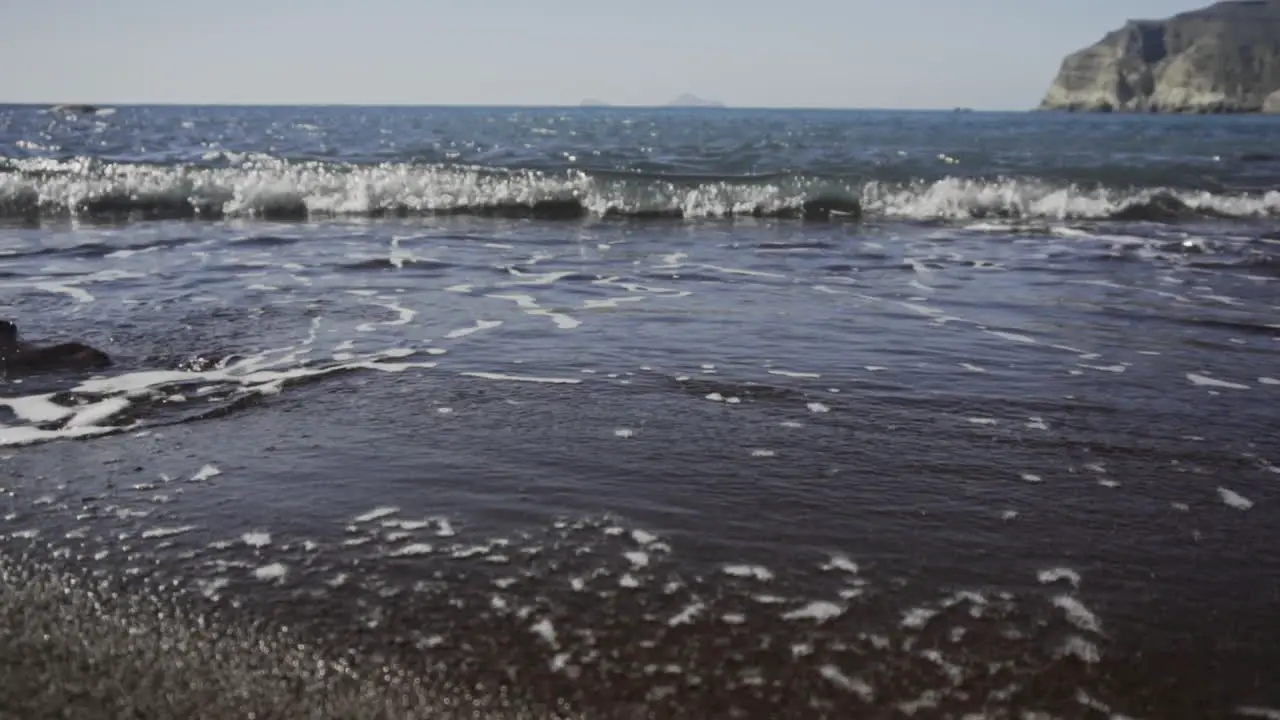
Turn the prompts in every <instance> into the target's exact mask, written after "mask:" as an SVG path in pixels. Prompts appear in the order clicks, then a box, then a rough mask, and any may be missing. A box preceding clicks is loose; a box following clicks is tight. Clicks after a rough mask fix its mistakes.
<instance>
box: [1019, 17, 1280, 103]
mask: <svg viewBox="0 0 1280 720" xmlns="http://www.w3.org/2000/svg"><path fill="white" fill-rule="evenodd" d="M1040 108H1041V109H1045V110H1081V111H1095V112H1110V111H1116V112H1202V113H1204V112H1260V111H1265V112H1280V0H1223V1H1222V2H1218V3H1215V4H1213V5H1210V6H1208V7H1205V8H1201V9H1199V10H1193V11H1191V12H1186V13H1181V14H1179V15H1175V16H1173V17H1171V18H1168V19H1165V20H1131V21H1129V22H1128V23H1126V24H1125V25H1124V27H1122V28H1120V29H1119V30H1115V31H1113V32H1110V33H1108V34H1107V35H1106V36H1105V37H1103V39H1102V40H1101V41H1099V42H1098V43H1097V44H1095V45H1092V46H1090V47H1087V48H1084V49H1082V50H1079V51H1077V52H1074V53H1072V54H1071V55H1069V56H1067V57H1066V59H1064V60H1063V61H1062V66H1061V68H1060V70H1059V72H1058V76H1057V78H1056V79H1055V80H1054V81H1053V84H1052V85H1051V86H1050V88H1049V91H1048V92H1047V93H1046V94H1045V97H1044V99H1043V101H1042V102H1041V103H1040Z"/></svg>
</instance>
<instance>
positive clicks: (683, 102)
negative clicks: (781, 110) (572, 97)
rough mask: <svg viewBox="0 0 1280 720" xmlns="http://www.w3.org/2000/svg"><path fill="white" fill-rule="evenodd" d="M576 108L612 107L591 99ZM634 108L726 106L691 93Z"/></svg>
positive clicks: (596, 99) (601, 101)
mask: <svg viewBox="0 0 1280 720" xmlns="http://www.w3.org/2000/svg"><path fill="white" fill-rule="evenodd" d="M578 107H596V108H605V107H613V105H611V104H610V103H607V102H605V101H604V100H600V99H598V98H593V97H591V98H587V99H585V100H583V101H582V102H580V103H578ZM636 107H669V108H723V107H726V106H725V104H724V103H722V102H720V101H719V100H708V99H706V98H703V97H699V96H697V95H693V94H691V93H684V94H683V95H681V96H680V97H677V98H675V99H674V100H671V101H669V102H667V103H666V104H664V105H639V106H636Z"/></svg>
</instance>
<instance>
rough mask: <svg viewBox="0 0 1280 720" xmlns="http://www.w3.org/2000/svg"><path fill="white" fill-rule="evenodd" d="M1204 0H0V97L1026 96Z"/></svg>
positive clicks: (800, 101) (638, 101)
mask: <svg viewBox="0 0 1280 720" xmlns="http://www.w3.org/2000/svg"><path fill="white" fill-rule="evenodd" d="M1207 4H1209V0H1052V1H1051V0H781V1H780V2H779V1H776V0H775V1H774V2H769V1H767V0H630V1H628V2H620V1H618V0H533V1H530V0H470V1H469V2H468V1H467V0H362V1H361V2H356V0H345V1H341V2H340V1H338V0H204V1H200V2H197V1H195V0H167V1H161V0H113V1H112V2H103V1H102V0H43V1H42V2H36V0H0V17H2V18H3V21H2V22H0V67H4V68H5V72H4V73H0V103H23V102H36V103H44V102H50V103H58V102H75V103H93V104H112V103H121V104H123V103H182V104H188V103H190V104H206V103H207V104H297V103H302V104H311V103H314V104H409V105H577V104H578V103H579V102H581V101H582V100H584V99H586V98H597V99H600V100H603V101H605V102H608V103H611V104H618V105H659V104H664V103H666V102H668V101H669V100H671V99H673V98H675V97H676V96H678V95H680V94H682V93H686V92H687V93H693V94H696V95H699V96H702V97H708V98H713V99H716V100H719V101H721V102H724V103H725V104H728V105H731V106H745V107H860V108H897V109H913V108H952V107H971V108H974V109H979V110H1021V109H1028V108H1031V107H1034V106H1035V105H1036V104H1037V103H1038V102H1039V101H1040V98H1041V97H1042V96H1043V94H1044V92H1045V90H1046V89H1047V88H1048V86H1049V83H1050V82H1051V81H1052V79H1053V76H1054V75H1055V73H1056V72H1057V70H1058V67H1059V65H1060V64H1061V62H1062V58H1063V57H1064V56H1065V55H1067V54H1068V53H1070V52H1072V51H1074V50H1077V49H1079V48H1081V47H1084V46H1087V45H1090V44H1092V43H1094V42H1096V41H1098V40H1099V39H1101V38H1102V36H1103V35H1104V34H1105V33H1107V32H1108V31H1110V30H1113V29H1115V28H1117V27H1119V26H1120V25H1121V24H1123V23H1124V21H1125V20H1128V19H1138V18H1142V19H1151V18H1162V17H1167V16H1169V15H1172V14H1175V13H1177V12H1182V11H1185V10H1190V9H1194V8H1196V7H1200V6H1203V5H1207Z"/></svg>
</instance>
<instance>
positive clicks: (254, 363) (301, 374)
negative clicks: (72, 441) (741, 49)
mask: <svg viewBox="0 0 1280 720" xmlns="http://www.w3.org/2000/svg"><path fill="white" fill-rule="evenodd" d="M318 322H319V320H318V319H317V320H316V321H314V322H313V324H312V328H311V334H310V336H309V337H308V338H307V339H305V340H304V341H303V343H301V344H300V345H296V346H292V347H287V348H281V349H278V350H269V351H265V352H262V353H258V354H256V355H253V356H250V357H247V358H243V359H238V360H236V361H234V362H231V363H227V364H225V365H223V366H219V367H216V368H213V369H210V370H207V371H202V372H196V371H179V370H144V371H140V372H134V373H123V374H120V375H114V376H108V377H96V378H91V379H89V380H85V381H84V382H81V383H80V384H78V385H76V386H75V387H73V388H71V389H70V392H71V393H72V394H73V395H81V396H83V395H93V396H97V398H98V399H96V400H95V401H93V402H89V403H85V404H82V405H79V406H74V407H63V406H61V405H58V404H56V403H53V402H52V401H51V398H52V397H53V396H52V395H51V394H43V395H34V396H26V397H21V396H20V397H9V398H3V399H0V404H3V405H6V406H8V407H9V408H11V409H12V410H13V412H14V414H15V415H17V416H18V417H19V418H20V419H22V420H24V421H26V422H28V423H30V425H27V426H23V425H18V426H6V427H0V446H3V445H25V444H31V443H36V442H46V441H50V440H57V439H67V438H77V437H89V436H94V435H102V434H106V433H112V432H120V431H125V430H132V429H136V428H137V427H138V426H139V425H141V424H143V423H144V422H145V421H144V420H134V421H132V422H130V423H128V424H123V425H119V426H112V425H110V424H109V421H111V420H112V419H114V418H116V417H118V416H119V415H121V414H122V413H124V412H125V411H127V410H129V409H131V408H132V407H133V406H134V405H135V404H137V403H141V402H146V401H148V400H163V399H167V398H169V399H171V398H173V397H174V396H175V395H178V394H179V393H175V392H174V391H173V389H172V388H173V386H194V387H195V389H194V390H193V391H191V392H189V393H187V395H192V396H195V397H204V396H210V395H213V394H215V393H218V392H220V391H225V392H227V393H230V396H229V398H228V399H233V398H235V397H244V396H247V395H253V394H260V395H265V394H275V393H278V392H280V391H281V389H282V388H283V386H284V385H285V383H287V382H290V381H294V380H298V379H302V378H306V377H318V376H322V375H325V374H329V373H333V372H338V371H342V370H350V369H372V370H380V371H383V372H401V371H404V370H408V369H410V368H429V367H434V363H410V362H400V363H393V362H386V360H388V359H394V358H403V357H406V356H408V355H411V354H412V353H413V351H412V350H409V349H403V348H396V349H391V350H386V351H383V352H380V353H373V354H370V355H366V356H362V357H355V358H353V359H352V360H350V361H348V362H342V363H339V364H336V365H332V366H328V367H324V366H320V367H306V366H297V363H299V361H300V357H301V355H303V354H305V352H306V351H307V349H308V348H307V346H308V345H309V344H310V343H314V341H315V331H316V325H317V324H318ZM290 365H293V367H289V366H290ZM59 421H62V426H61V427H59V428H57V429H47V428H42V427H37V426H38V425H41V424H45V423H53V422H59Z"/></svg>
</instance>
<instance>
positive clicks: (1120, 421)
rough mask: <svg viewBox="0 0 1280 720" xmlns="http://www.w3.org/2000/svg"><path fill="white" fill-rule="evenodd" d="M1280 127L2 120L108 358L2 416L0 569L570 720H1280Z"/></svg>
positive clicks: (43, 236) (709, 116)
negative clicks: (501, 691) (44, 568)
mask: <svg viewBox="0 0 1280 720" xmlns="http://www.w3.org/2000/svg"><path fill="white" fill-rule="evenodd" d="M1277 134H1280V125H1276V124H1275V123H1274V122H1269V121H1264V120H1258V119H1248V118H1092V117H1070V116H1066V117H1064V116H1058V115H1051V114H1035V115H992V114H985V113H973V114H969V113H965V114H961V115H953V114H948V113H936V114H928V113H900V114H893V113H816V112H815V113H779V112H747V111H722V112H705V111H698V112H683V111H652V112H650V111H629V110H628V111H624V110H607V111H599V110H590V111H586V110H583V111H577V110H563V111H562V110H554V111H553V110H547V111H529V110H520V111H514V110H439V109H423V110H409V109H396V110H392V109H235V108H222V109H208V108H164V109H156V108H152V109H136V108H121V109H117V110H115V112H112V113H107V114H98V115H93V116H88V117H62V116H57V115H50V114H48V113H45V112H44V111H41V110H38V109H34V108H10V109H6V110H3V111H0V147H6V148H9V149H6V150H5V152H7V153H9V155H8V158H9V159H8V160H7V161H6V162H7V163H8V165H7V167H6V168H5V170H6V172H4V173H3V174H0V198H2V199H0V206H3V207H4V208H6V213H7V215H8V216H9V225H8V226H7V227H6V228H5V229H4V230H2V231H0V253H3V255H2V256H0V287H2V288H3V292H4V293H5V298H6V300H7V303H8V306H9V308H10V309H9V311H8V316H9V317H11V318H12V319H14V320H15V321H16V322H17V323H18V324H19V327H20V328H21V329H22V330H23V333H24V335H25V336H26V339H28V340H30V341H33V342H40V343H45V342H54V341H65V340H69V339H78V340H82V341H84V342H87V343H89V344H92V345H95V346H96V347H100V348H102V349H103V350H105V351H107V352H108V353H110V354H111V355H112V357H113V358H114V360H115V363H116V364H115V366H114V367H113V368H112V369H110V370H109V371H108V372H105V373H102V374H101V375H99V376H90V375H87V374H75V373H51V374H45V375H37V376H28V377H10V378H8V379H7V382H6V384H5V385H4V386H3V396H4V397H3V398H2V399H0V444H3V445H4V446H5V447H0V457H3V458H4V460H2V461H0V462H2V463H3V467H4V468H5V473H4V476H3V477H5V478H6V479H5V480H3V481H0V485H2V486H3V487H4V489H5V491H6V493H7V496H6V497H7V500H6V502H7V504H8V506H7V508H6V509H5V514H4V515H3V518H4V519H3V522H2V523H0V532H2V533H4V535H5V540H4V547H5V553H7V554H10V555H12V556H14V557H17V556H18V554H21V553H26V554H27V555H28V557H29V561H30V562H33V563H39V562H46V561H47V562H51V563H53V564H54V565H56V566H59V567H64V568H68V569H70V570H72V571H75V572H81V573H83V572H88V573H91V574H98V575H101V576H102V577H106V578H114V580H113V582H114V581H119V582H123V583H125V585H126V586H127V587H128V588H129V592H132V593H147V594H159V595H164V596H168V595H169V594H173V593H178V594H180V595H184V596H189V598H188V600H187V602H190V603H192V604H194V605H195V606H199V607H206V606H208V607H212V608H217V609H219V611H220V612H222V613H223V614H222V615H219V618H220V620H219V622H223V623H230V624H235V623H242V622H247V621H248V620H247V619H248V618H250V617H258V616H266V617H269V618H274V619H275V620H278V621H280V622H281V623H283V624H285V625H288V626H290V627H291V628H293V629H294V630H299V628H301V630H299V631H300V632H303V633H304V635H305V636H306V637H308V638H311V639H315V641H316V642H318V643H320V644H321V645H322V646H325V647H331V648H339V649H340V648H345V647H359V648H361V649H363V650H365V651H368V652H371V653H380V654H390V655H393V656H394V657H396V658H397V660H398V661H399V662H402V663H404V664H405V666H406V667H409V668H413V669H414V671H415V672H421V673H427V674H430V675H431V676H432V677H434V678H436V679H437V680H441V679H443V681H445V682H447V683H448V684H450V685H451V686H454V685H462V686H476V685H481V686H482V687H484V688H489V689H490V690H492V688H493V687H494V686H495V685H508V686H509V688H510V691H511V692H513V693H516V694H517V695H518V696H519V697H521V698H522V701H526V702H528V703H531V704H533V705H535V706H539V707H541V706H542V705H539V703H543V704H553V703H554V701H555V699H557V698H561V699H564V700H565V701H566V702H567V703H568V704H569V706H570V707H573V708H577V709H582V710H585V711H587V712H588V714H589V715H590V716H603V717H613V716H617V717H633V716H636V715H634V714H632V715H628V714H627V713H636V712H649V713H651V714H652V715H653V716H654V717H668V716H691V717H720V716H732V715H734V714H735V710H736V711H738V712H737V714H740V715H742V716H748V717H814V716H823V715H825V716H830V717H849V716H850V713H855V714H856V713H868V712H874V713H875V715H874V716H886V717H887V716H892V715H893V714H894V713H898V714H903V713H908V714H909V713H911V712H914V713H918V714H920V715H922V716H926V717H932V716H940V717H944V716H954V717H960V716H962V715H963V713H965V712H969V713H980V715H978V716H989V717H1020V716H1021V715H1019V713H1023V712H1034V711H1043V712H1045V713H1049V715H1048V716H1054V717H1082V716H1093V715H1096V716H1099V717H1106V716H1115V715H1127V716H1131V717H1153V718H1154V717H1161V718H1163V717H1227V716H1231V715H1232V713H1236V714H1239V713H1240V712H1241V711H1242V709H1243V711H1244V712H1245V713H1248V712H1254V713H1255V715H1257V714H1259V713H1264V712H1273V713H1274V712H1276V711H1274V710H1271V711H1268V710H1267V708H1277V707H1280V683H1278V682H1277V681H1276V680H1275V674H1274V671H1272V670H1271V668H1272V667H1274V662H1275V661H1276V659H1277V658H1276V651H1275V648H1276V647H1277V646H1278V645H1277V643H1278V642H1280V635H1278V634H1277V631H1276V629H1275V625H1274V617H1275V613H1276V609H1277V608H1278V607H1280V585H1278V584H1277V581H1276V578H1278V577H1280V552H1278V550H1280V548H1278V546H1277V542H1276V540H1275V536H1274V532H1273V528H1274V527H1275V524H1276V520H1277V518H1278V517H1280V516H1278V515H1277V512H1278V511H1277V510H1276V507H1277V504H1278V502H1280V468H1278V467H1277V465H1280V438H1277V435H1276V432H1277V427H1280V425H1278V423H1277V411H1276V410H1275V409H1274V408H1276V407H1277V400H1278V399H1280V364H1278V363H1277V362H1276V358H1277V354H1278V353H1277V350H1280V312H1278V311H1280V300H1277V294H1276V288H1277V280H1278V279H1280V273H1277V268H1280V240H1277V236H1276V232H1277V225H1276V220H1275V213H1276V209H1277V208H1278V207H1280V205H1278V202H1280V201H1278V200H1277V198H1278V197H1280V196H1277V194H1276V191H1275V190H1267V188H1270V187H1274V186H1275V185H1274V183H1275V175H1274V173H1275V171H1276V169H1277V167H1276V165H1275V162H1274V161H1273V160H1268V159H1266V158H1265V157H1262V158H1261V159H1260V158H1258V157H1250V156H1249V155H1250V153H1253V154H1255V155H1256V153H1257V152H1258V149H1259V148H1264V147H1268V146H1269V145H1268V143H1271V144H1274V141H1275V140H1276V139H1277V138H1276V137H1274V136H1275V135H1277ZM588 160H589V162H588ZM566 198H568V199H570V200H573V201H574V202H575V203H577V205H578V206H579V207H581V208H582V209H583V212H586V217H576V214H577V213H576V211H575V213H570V214H571V215H575V217H574V218H571V219H564V218H563V217H562V215H563V213H561V214H556V213H550V214H548V213H540V212H539V213H535V212H533V211H532V210H528V211H525V210H520V208H533V207H535V205H534V204H535V203H537V202H539V201H550V200H557V201H560V200H564V199H566ZM1170 198H1172V200H1171V199H1170ZM814 200H823V201H824V202H834V201H839V202H841V203H846V204H847V203H850V202H853V201H856V202H857V203H858V204H859V205H860V206H861V209H862V213H863V216H862V217H861V218H860V219H854V218H850V217H840V216H837V217H835V218H832V219H829V220H823V221H817V222H814V221H803V220H800V219H791V218H788V217H779V216H785V215H787V214H788V213H787V212H785V209H786V208H792V207H799V206H800V205H801V204H802V203H804V202H805V201H814ZM676 210H679V212H678V213H677V212H675V211H676ZM610 211H611V212H610ZM728 212H732V213H733V214H735V215H736V216H737V217H734V218H732V219H729V218H723V217H718V216H719V215H722V214H725V213H728ZM495 214H496V215H500V216H499V217H494V215H495ZM605 214H610V217H603V215H605ZM655 214H659V215H662V217H653V215H655ZM520 215H525V216H528V217H517V216H520ZM534 215H536V217H534ZM744 215H745V217H744ZM628 216H629V217H628ZM556 218H560V219H556ZM24 562H26V561H24ZM482 694H483V693H482ZM1102 708H1106V709H1102ZM872 709H874V710H872ZM592 713H594V715H592ZM981 713H985V715H981ZM1091 714H1092V715H1091ZM641 716H642V715H641ZM1262 716H1266V715H1265V714H1263V715H1262Z"/></svg>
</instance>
